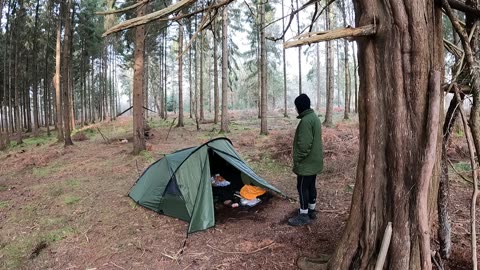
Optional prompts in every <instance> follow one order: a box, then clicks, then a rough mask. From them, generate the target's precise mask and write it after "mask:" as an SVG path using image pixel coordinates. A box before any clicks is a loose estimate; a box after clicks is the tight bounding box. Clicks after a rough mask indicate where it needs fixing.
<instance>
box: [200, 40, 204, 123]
mask: <svg viewBox="0 0 480 270" xmlns="http://www.w3.org/2000/svg"><path fill="white" fill-rule="evenodd" d="M204 39H205V38H204V35H203V34H200V35H199V41H200V74H199V75H200V85H199V91H200V100H199V103H200V121H202V120H205V114H204V108H203V107H204V104H205V100H204V93H203V64H204V63H203V58H204V48H203V46H204V42H205V40H204Z"/></svg>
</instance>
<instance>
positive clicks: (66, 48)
mask: <svg viewBox="0 0 480 270" xmlns="http://www.w3.org/2000/svg"><path fill="white" fill-rule="evenodd" d="M65 5H66V6H65V8H63V13H64V14H63V15H62V16H64V19H65V29H64V38H63V43H64V45H63V65H62V67H61V73H60V74H62V77H61V81H62V83H61V89H62V92H63V97H62V100H63V126H64V136H65V137H64V141H65V146H69V145H73V142H72V138H71V136H70V135H71V132H72V121H71V117H72V116H71V107H70V106H71V105H72V104H71V94H70V91H71V90H72V89H71V84H70V80H69V77H70V74H69V73H70V67H71V65H70V49H71V42H70V41H71V38H72V36H71V34H72V32H71V19H70V10H71V8H72V0H67V1H66V3H65Z"/></svg>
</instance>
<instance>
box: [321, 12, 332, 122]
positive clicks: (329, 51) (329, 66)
mask: <svg viewBox="0 0 480 270" xmlns="http://www.w3.org/2000/svg"><path fill="white" fill-rule="evenodd" d="M325 28H326V30H327V31H328V30H330V7H327V8H326V9H325ZM326 47H327V48H326V56H325V57H326V61H327V68H326V94H327V95H326V107H327V109H326V112H325V120H324V122H323V124H324V125H325V126H327V127H330V126H332V125H333V52H332V41H327V43H326Z"/></svg>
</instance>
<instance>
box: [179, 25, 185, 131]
mask: <svg viewBox="0 0 480 270" xmlns="http://www.w3.org/2000/svg"><path fill="white" fill-rule="evenodd" d="M177 58H178V124H177V127H183V126H184V124H183V84H182V81H183V25H182V24H180V23H179V24H178V57H177Z"/></svg>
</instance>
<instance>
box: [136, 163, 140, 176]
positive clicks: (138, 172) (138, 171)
mask: <svg viewBox="0 0 480 270" xmlns="http://www.w3.org/2000/svg"><path fill="white" fill-rule="evenodd" d="M135 166H137V174H138V178H140V169H139V168H138V160H136V159H135Z"/></svg>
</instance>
